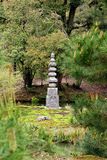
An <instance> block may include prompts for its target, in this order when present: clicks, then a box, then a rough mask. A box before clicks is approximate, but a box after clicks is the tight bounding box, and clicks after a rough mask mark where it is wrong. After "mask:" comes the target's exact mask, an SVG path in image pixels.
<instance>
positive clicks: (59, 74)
mask: <svg viewBox="0 0 107 160" xmlns="http://www.w3.org/2000/svg"><path fill="white" fill-rule="evenodd" d="M57 78H58V88H59V89H61V82H62V78H63V74H62V73H60V72H57Z"/></svg>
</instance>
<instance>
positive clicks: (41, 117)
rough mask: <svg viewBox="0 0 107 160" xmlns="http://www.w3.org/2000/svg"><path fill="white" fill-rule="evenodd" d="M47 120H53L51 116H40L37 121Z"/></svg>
mask: <svg viewBox="0 0 107 160" xmlns="http://www.w3.org/2000/svg"><path fill="white" fill-rule="evenodd" d="M45 120H51V118H49V117H47V116H40V117H38V118H37V121H45Z"/></svg>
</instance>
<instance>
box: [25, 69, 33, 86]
mask: <svg viewBox="0 0 107 160" xmlns="http://www.w3.org/2000/svg"><path fill="white" fill-rule="evenodd" d="M23 80H24V87H25V88H26V87H29V88H31V87H32V82H33V74H32V70H31V69H29V68H26V69H25V71H24V72H23Z"/></svg>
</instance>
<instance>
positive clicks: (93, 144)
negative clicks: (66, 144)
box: [79, 130, 107, 158]
mask: <svg viewBox="0 0 107 160" xmlns="http://www.w3.org/2000/svg"><path fill="white" fill-rule="evenodd" d="M106 137H107V133H105V134H104V133H98V132H96V130H89V131H87V133H86V134H85V136H84V138H83V139H82V141H80V142H79V148H81V150H82V152H83V153H85V154H88V155H97V156H102V157H106V158H107V140H106Z"/></svg>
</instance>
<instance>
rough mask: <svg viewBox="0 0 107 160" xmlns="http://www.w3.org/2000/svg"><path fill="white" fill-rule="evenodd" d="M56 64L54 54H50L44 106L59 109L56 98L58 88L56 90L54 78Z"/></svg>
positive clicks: (57, 97)
mask: <svg viewBox="0 0 107 160" xmlns="http://www.w3.org/2000/svg"><path fill="white" fill-rule="evenodd" d="M56 70H57V69H56V62H55V54H54V53H51V59H50V63H49V70H48V71H49V73H48V76H49V79H48V82H49V86H48V89H47V96H46V106H47V107H49V108H55V109H56V108H59V96H58V88H57V78H56V75H57V74H56Z"/></svg>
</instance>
